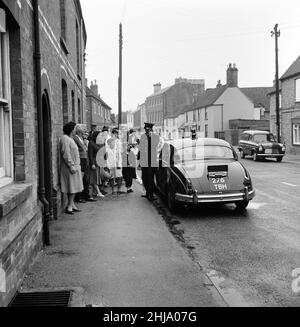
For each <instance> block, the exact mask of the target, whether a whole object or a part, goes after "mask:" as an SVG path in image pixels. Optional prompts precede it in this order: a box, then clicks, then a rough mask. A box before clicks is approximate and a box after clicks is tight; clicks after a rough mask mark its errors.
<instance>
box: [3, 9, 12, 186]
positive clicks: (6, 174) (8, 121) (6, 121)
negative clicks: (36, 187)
mask: <svg viewBox="0 0 300 327" xmlns="http://www.w3.org/2000/svg"><path fill="white" fill-rule="evenodd" d="M9 67H10V63H9V39H8V32H6V16H5V11H4V10H3V9H0V187H2V186H4V185H6V184H8V183H10V182H11V181H12V178H13V162H12V149H13V145H12V114H11V103H10V69H9Z"/></svg>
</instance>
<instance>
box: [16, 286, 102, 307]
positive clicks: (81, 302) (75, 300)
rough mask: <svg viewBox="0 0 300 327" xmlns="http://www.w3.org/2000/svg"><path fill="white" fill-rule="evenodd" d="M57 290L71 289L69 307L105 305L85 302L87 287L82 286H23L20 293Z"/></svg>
mask: <svg viewBox="0 0 300 327" xmlns="http://www.w3.org/2000/svg"><path fill="white" fill-rule="evenodd" d="M57 291H71V303H70V305H69V307H86V306H87V305H91V306H93V307H94V306H95V307H103V305H102V304H100V305H98V304H97V305H94V304H89V303H85V295H86V294H85V293H86V292H85V289H84V288H82V287H71V286H68V287H55V288H34V289H33V288H22V287H21V289H20V290H19V293H33V292H57Z"/></svg>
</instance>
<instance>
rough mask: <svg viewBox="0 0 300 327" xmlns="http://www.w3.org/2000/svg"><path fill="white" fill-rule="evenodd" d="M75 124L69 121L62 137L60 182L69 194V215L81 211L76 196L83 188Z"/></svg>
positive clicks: (64, 190) (63, 191)
mask: <svg viewBox="0 0 300 327" xmlns="http://www.w3.org/2000/svg"><path fill="white" fill-rule="evenodd" d="M75 126H76V124H75V123H73V122H69V123H67V124H66V125H65V126H64V127H63V131H64V135H63V136H62V137H61V139H60V154H61V165H60V184H61V191H62V193H66V194H67V196H68V204H67V208H66V213H67V214H69V215H73V214H74V212H80V211H81V210H79V209H78V208H77V207H76V205H75V203H74V198H75V194H76V193H80V192H82V190H83V183H82V175H81V166H80V156H79V151H78V147H77V145H76V143H75V141H74V139H73V136H74V128H75Z"/></svg>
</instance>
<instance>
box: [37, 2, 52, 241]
mask: <svg viewBox="0 0 300 327" xmlns="http://www.w3.org/2000/svg"><path fill="white" fill-rule="evenodd" d="M33 17H34V39H35V49H34V61H35V78H36V106H37V119H38V155H39V186H38V196H39V200H40V201H41V203H42V205H43V209H44V210H43V241H44V245H47V246H48V245H50V237H49V216H50V214H49V202H48V201H47V199H46V191H45V161H44V142H43V140H44V135H43V134H44V130H43V112H42V109H43V108H42V87H41V50H40V24H39V1H38V0H33Z"/></svg>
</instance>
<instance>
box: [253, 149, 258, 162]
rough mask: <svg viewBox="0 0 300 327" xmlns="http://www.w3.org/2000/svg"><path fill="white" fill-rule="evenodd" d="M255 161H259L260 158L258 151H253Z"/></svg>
mask: <svg viewBox="0 0 300 327" xmlns="http://www.w3.org/2000/svg"><path fill="white" fill-rule="evenodd" d="M253 160H254V161H258V156H257V153H256V151H253Z"/></svg>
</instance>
